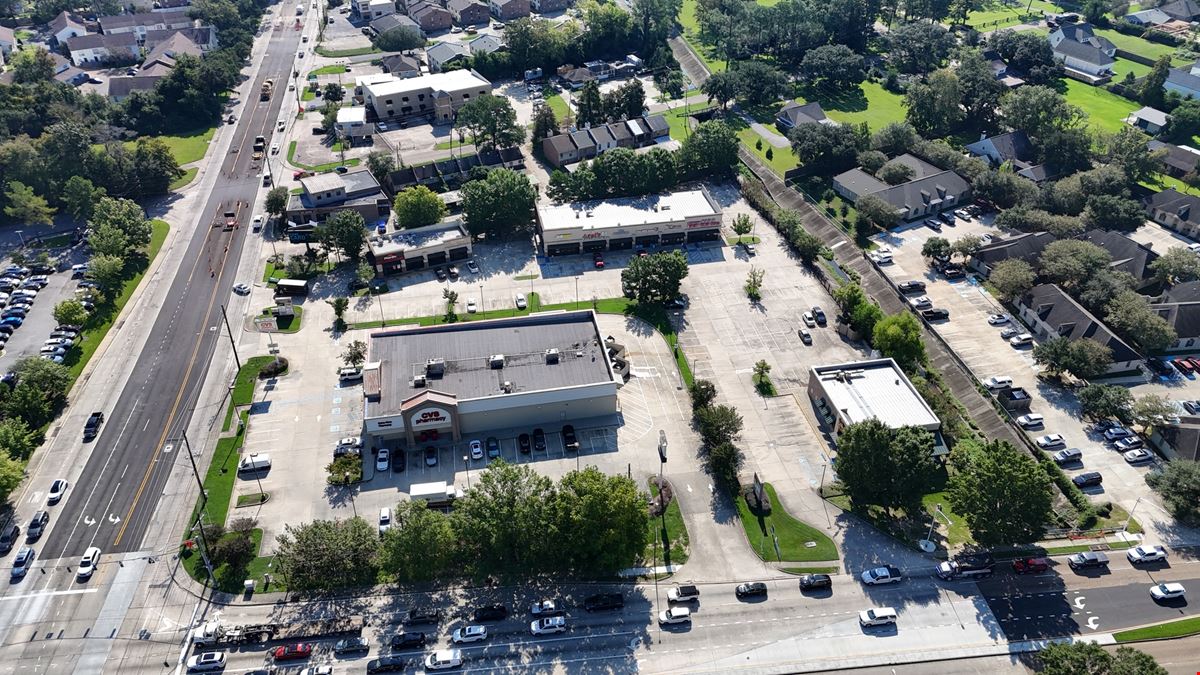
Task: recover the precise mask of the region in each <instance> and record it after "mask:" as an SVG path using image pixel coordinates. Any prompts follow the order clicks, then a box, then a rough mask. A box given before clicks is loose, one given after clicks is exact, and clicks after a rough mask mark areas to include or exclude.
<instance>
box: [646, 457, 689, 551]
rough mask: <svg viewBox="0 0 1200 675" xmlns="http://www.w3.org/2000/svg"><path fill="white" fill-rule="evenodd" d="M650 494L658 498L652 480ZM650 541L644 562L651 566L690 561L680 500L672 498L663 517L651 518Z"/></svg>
mask: <svg viewBox="0 0 1200 675" xmlns="http://www.w3.org/2000/svg"><path fill="white" fill-rule="evenodd" d="M649 485H650V494H651V495H652V496H655V497H657V496H658V486H657V485H655V482H654V479H650V481H649ZM648 526H649V528H650V539H649V541H647V543H646V551H645V553H643V554H642V558H643V560H644V561H645V562H646V563H647V564H649V565H653V564H655V561H657V564H659V565H663V566H666V565H682V564H683V563H685V562H687V559H688V531H687V525H685V524H684V522H683V513H682V512H680V510H679V500H678V499H675V498H672V499H671V503H670V504H668V505H667V510H666V512H665V513H663V514H662V515H661V516H657V517H651V518H650V522H649V523H648Z"/></svg>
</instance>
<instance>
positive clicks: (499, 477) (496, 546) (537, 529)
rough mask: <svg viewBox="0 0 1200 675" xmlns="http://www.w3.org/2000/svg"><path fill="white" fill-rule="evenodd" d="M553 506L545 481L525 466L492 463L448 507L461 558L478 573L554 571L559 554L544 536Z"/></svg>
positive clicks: (561, 553)
mask: <svg viewBox="0 0 1200 675" xmlns="http://www.w3.org/2000/svg"><path fill="white" fill-rule="evenodd" d="M555 501H556V499H555V491H554V486H553V484H552V483H551V482H550V479H549V478H546V477H545V476H541V475H538V474H537V473H535V472H534V471H533V469H532V468H530V467H529V465H527V464H521V465H511V464H507V463H505V462H504V461H503V460H499V459H497V460H493V461H492V463H491V464H489V465H488V468H487V469H485V470H484V471H483V472H482V473H481V474H480V475H479V476H478V477H477V478H475V479H473V480H472V488H471V490H470V491H468V492H467V494H466V496H465V497H463V498H462V499H459V500H457V501H456V502H455V505H454V513H453V514H452V516H451V518H452V519H453V522H454V526H455V530H456V531H457V533H458V535H459V541H460V546H461V547H462V549H463V559H465V560H470V561H472V562H473V564H474V565H475V566H476V568H477V569H479V570H496V571H507V570H511V571H514V572H516V571H519V572H521V573H523V574H530V573H534V572H540V571H547V570H550V569H555V568H558V567H559V566H560V561H561V560H562V559H563V558H564V557H565V552H564V551H562V550H557V549H556V547H555V546H553V543H554V542H553V541H552V539H551V538H550V537H548V536H547V533H548V532H550V531H552V530H551V528H552V526H553V522H554V521H553V508H552V507H553V504H554V503H555Z"/></svg>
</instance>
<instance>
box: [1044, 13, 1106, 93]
mask: <svg viewBox="0 0 1200 675" xmlns="http://www.w3.org/2000/svg"><path fill="white" fill-rule="evenodd" d="M1049 40H1050V49H1051V50H1052V51H1053V52H1054V58H1055V60H1057V61H1059V62H1060V63H1062V64H1063V67H1065V68H1066V69H1067V70H1068V71H1075V72H1076V73H1078V74H1082V75H1084V76H1086V79H1088V80H1089V81H1095V80H1104V79H1107V78H1110V77H1112V74H1113V70H1112V68H1113V64H1114V63H1115V62H1116V58H1115V57H1116V54H1117V47H1116V45H1114V44H1113V43H1112V42H1111V41H1109V39H1108V38H1105V37H1101V36H1098V35H1096V34H1095V32H1094V31H1093V30H1092V25H1091V24H1090V23H1064V24H1062V25H1060V26H1059V27H1058V29H1057V30H1055V31H1054V32H1053V33H1051V34H1050V37H1049Z"/></svg>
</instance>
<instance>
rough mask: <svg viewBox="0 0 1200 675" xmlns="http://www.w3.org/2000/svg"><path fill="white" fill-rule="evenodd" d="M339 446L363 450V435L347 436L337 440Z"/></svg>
mask: <svg viewBox="0 0 1200 675" xmlns="http://www.w3.org/2000/svg"><path fill="white" fill-rule="evenodd" d="M337 444H338V447H339V448H354V449H355V450H362V436H346V437H344V438H342V439H341V440H339V441H338V442H337Z"/></svg>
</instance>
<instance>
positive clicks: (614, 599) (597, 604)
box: [583, 593, 625, 612]
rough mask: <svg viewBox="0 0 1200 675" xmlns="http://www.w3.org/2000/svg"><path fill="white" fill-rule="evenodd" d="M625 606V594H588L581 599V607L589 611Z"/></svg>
mask: <svg viewBox="0 0 1200 675" xmlns="http://www.w3.org/2000/svg"><path fill="white" fill-rule="evenodd" d="M624 606H625V596H623V595H621V594H620V593H598V594H596V595H591V596H588V598H587V599H585V600H584V601H583V608H584V609H586V610H587V611H589V612H599V611H603V610H609V609H621V608H622V607H624Z"/></svg>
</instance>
